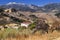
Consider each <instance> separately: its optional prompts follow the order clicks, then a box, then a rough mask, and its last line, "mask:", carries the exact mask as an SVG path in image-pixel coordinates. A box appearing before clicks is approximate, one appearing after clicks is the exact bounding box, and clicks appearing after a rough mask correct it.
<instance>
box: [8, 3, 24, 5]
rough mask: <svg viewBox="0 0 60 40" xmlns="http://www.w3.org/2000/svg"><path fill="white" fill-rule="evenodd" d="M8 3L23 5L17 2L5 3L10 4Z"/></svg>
mask: <svg viewBox="0 0 60 40" xmlns="http://www.w3.org/2000/svg"><path fill="white" fill-rule="evenodd" d="M10 4H20V5H25V4H24V3H17V2H9V3H7V5H10Z"/></svg>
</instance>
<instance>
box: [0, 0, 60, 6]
mask: <svg viewBox="0 0 60 40" xmlns="http://www.w3.org/2000/svg"><path fill="white" fill-rule="evenodd" d="M9 2H16V3H25V4H34V5H38V6H43V5H46V4H49V3H60V0H0V5H4V4H7V3H9Z"/></svg>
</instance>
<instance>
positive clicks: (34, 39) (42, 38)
mask: <svg viewBox="0 0 60 40" xmlns="http://www.w3.org/2000/svg"><path fill="white" fill-rule="evenodd" d="M29 32H30V30H28V29H26V30H25V29H24V31H18V30H15V29H7V30H4V31H0V40H57V39H58V38H60V32H58V31H54V32H53V33H48V34H47V33H45V34H42V33H41V32H36V33H35V34H31V33H29Z"/></svg>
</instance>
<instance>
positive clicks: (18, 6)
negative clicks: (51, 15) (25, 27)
mask: <svg viewBox="0 0 60 40" xmlns="http://www.w3.org/2000/svg"><path fill="white" fill-rule="evenodd" d="M0 7H2V8H5V9H8V8H15V9H17V10H20V11H32V12H35V11H37V10H38V9H39V7H38V6H36V5H32V4H31V5H27V4H23V3H8V4H6V5H1V6H0Z"/></svg>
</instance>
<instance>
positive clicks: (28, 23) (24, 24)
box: [21, 22, 31, 28]
mask: <svg viewBox="0 0 60 40" xmlns="http://www.w3.org/2000/svg"><path fill="white" fill-rule="evenodd" d="M30 24H31V22H23V23H21V26H23V27H26V28H27V27H28V26H29V25H30Z"/></svg>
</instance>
